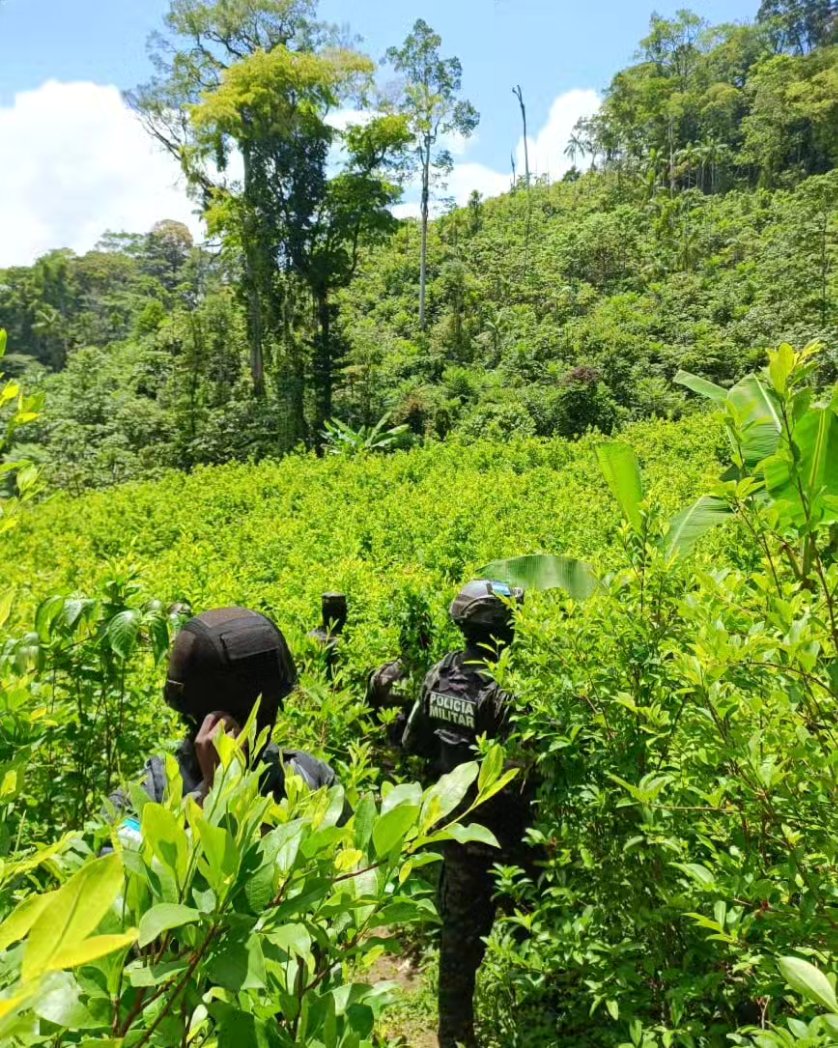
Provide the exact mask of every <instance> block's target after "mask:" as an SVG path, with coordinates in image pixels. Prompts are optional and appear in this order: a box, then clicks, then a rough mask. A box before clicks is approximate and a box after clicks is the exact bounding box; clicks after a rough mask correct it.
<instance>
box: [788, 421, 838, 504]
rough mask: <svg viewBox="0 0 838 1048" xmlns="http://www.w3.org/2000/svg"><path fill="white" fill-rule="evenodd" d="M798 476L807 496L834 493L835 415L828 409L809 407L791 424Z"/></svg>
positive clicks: (837, 465)
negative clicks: (796, 421) (794, 424)
mask: <svg viewBox="0 0 838 1048" xmlns="http://www.w3.org/2000/svg"><path fill="white" fill-rule="evenodd" d="M792 439H793V441H794V443H795V445H796V446H797V449H798V451H799V452H800V475H801V479H802V481H803V483H804V485H805V487H806V490H807V492H808V494H809V496H810V497H811V498H814V497H815V496H816V495H818V494H819V493H820V492H821V491H825V493H826V494H828V495H838V417H836V415H835V414H834V412H832V411H831V410H830V409H829V408H810V409H809V410H808V411H807V412H806V414H805V415H804V416H803V417H802V418H801V419H800V421H799V422H798V424H797V425H796V426H795V427H794V432H793V434H792Z"/></svg>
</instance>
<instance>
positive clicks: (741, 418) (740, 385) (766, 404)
mask: <svg viewBox="0 0 838 1048" xmlns="http://www.w3.org/2000/svg"><path fill="white" fill-rule="evenodd" d="M727 402H728V405H729V406H730V408H731V410H732V412H733V416H734V418H735V420H736V423H737V428H738V432H739V439H740V440H741V444H742V457H743V458H744V460H745V463H746V465H748V466H751V467H753V466H756V465H757V463H759V462H762V460H763V459H765V458H768V456H769V455H773V454H774V453H775V452H776V451H777V447H778V445H779V442H780V433H781V432H782V428H783V427H782V422H781V420H780V414H779V411H778V410H777V405H776V404H775V402H774V399H773V397H772V395H771V393H770V392H769V391H768V390H767V389H766V387H765V386H764V385H763V384H762V382H761V381H760V379H759V378H758V377H757V376H756V375H746V376H745V378H743V379H742V381H741V382H737V384H736V385H735V386H734V387H733V389H731V390H730V392H729V393H728V399H727Z"/></svg>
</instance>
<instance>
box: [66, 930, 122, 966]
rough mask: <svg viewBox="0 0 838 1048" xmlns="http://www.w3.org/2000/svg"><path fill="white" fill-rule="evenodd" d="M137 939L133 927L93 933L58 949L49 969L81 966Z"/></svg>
mask: <svg viewBox="0 0 838 1048" xmlns="http://www.w3.org/2000/svg"><path fill="white" fill-rule="evenodd" d="M136 941H137V929H136V928H131V929H130V930H129V931H127V932H123V933H121V934H119V935H92V936H91V937H90V938H89V939H85V940H84V941H83V942H78V943H72V944H70V945H69V946H64V947H62V948H61V949H60V950H57V951H56V952H55V953H54V954H53V955H52V957H51V958H50V960H49V964H48V965H47V971H51V972H57V971H61V970H62V969H64V968H79V967H80V966H81V965H83V964H90V963H91V961H98V960H99V958H100V957H107V955H108V954H109V953H116V951H117V950H124V949H125V948H126V947H128V946H132V945H133V944H134V943H135V942H136Z"/></svg>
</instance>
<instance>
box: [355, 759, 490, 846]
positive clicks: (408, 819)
mask: <svg viewBox="0 0 838 1048" xmlns="http://www.w3.org/2000/svg"><path fill="white" fill-rule="evenodd" d="M476 775H477V768H476V766H475V777H476ZM418 814H419V805H418V804H402V805H400V806H399V807H398V808H393V810H392V811H388V812H387V814H386V815H381V816H379V817H378V819H376V822H375V826H374V827H373V830H372V842H373V845H374V846H375V854H376V855H377V856H379V857H382V856H384V855H387V854H389V853H390V852H391V851H392V850H393V848H395V846H396V845H397V844H399V843H400V842H401V841H402V840H403V839H404V837H405V835H406V834H407V833H408V832H409V831H410V830H411V828H412V827H413V826H414V824H415V823H416V817H417V816H418Z"/></svg>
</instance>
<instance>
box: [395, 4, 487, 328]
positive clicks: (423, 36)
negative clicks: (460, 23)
mask: <svg viewBox="0 0 838 1048" xmlns="http://www.w3.org/2000/svg"><path fill="white" fill-rule="evenodd" d="M441 47H442V38H441V37H440V36H439V35H438V34H437V33H435V32H434V31H433V29H431V27H430V26H429V25H428V23H427V22H424V21H423V20H422V19H421V18H420V19H419V20H418V21H417V22H416V24H415V25H414V26H413V30H412V32H411V33H410V34H409V35H408V37H407V38H406V40H405V41H404V43H403V44H402V46H401V47H391V48H390V49H389V50H388V51H387V54H386V55H385V61H387V62H389V63H390V64H391V65H392V66H393V68H394V69H395V70H396V72H397V73H401V74H403V76H404V81H405V82H404V86H403V91H402V93H401V96H400V98H399V100H398V103H397V107H398V111H399V112H401V113H402V114H404V115H405V116H406V117H407V118H408V120H409V123H410V130H411V133H412V136H413V142H412V149H411V154H410V157H409V161H410V166H411V167H412V169H413V170H414V171H418V172H419V173H420V174H421V180H422V197H421V221H422V251H421V260H420V267H419V326H420V327H421V328H422V330H424V329H425V327H426V324H427V317H426V295H427V284H428V221H429V217H430V201H431V184H432V181H433V180H434V178H435V177H436V178H444V176H445V175H447V174H450V172H451V170H452V167H453V160H452V157H451V152H450V150H449V149H447V148H444V147H443V148H439V149H437V146H438V145H439V142H440V139H441V138H442V137H443V136H445V135H451V134H457V135H462V136H463V137H466V138H468V137H469V136H470V135H471V134H472V133H473V132H474V130H475V128H476V127H477V125H478V123H479V121H480V115H479V114H478V112H477V110H476V109H475V108H474V106H473V105H472V104H471V102H468V101H466V100H464V99H459V98H458V97H457V96H458V94H459V92H460V90H461V87H462V78H463V69H462V65H461V63H460V60H459V58H442V57H441V56H440V48H441Z"/></svg>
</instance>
